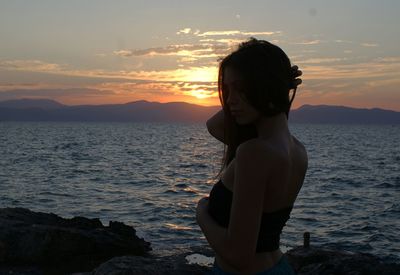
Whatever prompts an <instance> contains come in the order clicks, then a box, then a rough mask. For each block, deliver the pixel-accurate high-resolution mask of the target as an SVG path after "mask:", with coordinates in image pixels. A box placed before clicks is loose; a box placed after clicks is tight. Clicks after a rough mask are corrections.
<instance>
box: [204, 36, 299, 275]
mask: <svg viewBox="0 0 400 275" xmlns="http://www.w3.org/2000/svg"><path fill="white" fill-rule="evenodd" d="M300 75H301V71H298V69H297V67H296V66H293V67H291V64H290V61H289V58H288V57H287V55H286V54H285V53H284V52H283V51H282V50H281V49H280V48H279V47H277V46H275V45H273V44H271V43H269V42H267V41H263V40H257V39H255V38H251V39H250V40H249V41H247V42H244V43H242V44H240V46H239V48H238V49H237V50H236V51H234V52H233V53H231V54H230V55H228V56H227V57H225V58H224V59H223V60H222V61H221V63H220V67H219V77H218V90H219V95H220V101H221V105H222V110H221V111H220V112H218V113H217V114H215V115H214V116H213V117H212V118H210V119H209V120H208V121H207V127H208V130H209V132H210V133H211V135H213V136H214V137H215V138H217V139H218V140H220V141H222V142H224V143H225V144H226V145H227V150H226V152H225V157H224V165H223V169H222V171H221V173H220V175H219V176H220V180H219V181H218V182H217V183H216V184H215V185H214V186H213V189H212V190H211V193H210V196H209V197H205V198H202V199H201V200H200V201H199V202H198V205H197V213H196V218H197V222H198V224H199V225H200V228H201V229H202V231H203V233H204V235H205V237H206V239H207V241H208V242H209V244H210V246H211V247H212V248H213V250H214V251H215V254H216V257H215V262H214V267H213V272H214V274H294V272H293V269H292V268H291V267H290V265H289V263H288V262H287V260H286V259H285V257H284V256H283V254H282V252H281V250H280V249H279V237H280V233H281V231H282V228H283V227H284V225H285V223H286V222H287V220H288V219H289V215H290V212H291V210H292V208H293V204H294V202H295V200H296V197H297V195H298V193H299V191H300V188H301V186H302V184H303V181H304V177H305V174H306V170H307V152H306V150H305V148H304V146H303V145H302V144H301V143H300V142H299V141H298V140H297V139H296V138H295V137H294V136H292V135H291V133H290V131H289V129H288V115H289V110H290V105H291V103H292V101H293V98H294V94H295V91H296V88H297V85H298V84H300V83H301V80H300V79H296V77H298V76H300ZM292 89H294V92H293V95H292V96H291V98H290V97H289V94H290V90H292Z"/></svg>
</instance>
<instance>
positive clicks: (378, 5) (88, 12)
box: [0, 0, 400, 111]
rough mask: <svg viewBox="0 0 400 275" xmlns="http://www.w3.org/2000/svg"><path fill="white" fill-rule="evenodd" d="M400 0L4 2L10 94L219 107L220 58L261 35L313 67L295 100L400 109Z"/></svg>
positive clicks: (4, 72)
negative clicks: (218, 73)
mask: <svg viewBox="0 0 400 275" xmlns="http://www.w3.org/2000/svg"><path fill="white" fill-rule="evenodd" d="M399 14H400V1H398V0H381V1H378V0H336V1H324V0H308V1H307V0H303V1H302V0H292V1H289V0H280V1H268V0H262V1H261V0H260V1H251V0H247V1H237V0H224V1H221V0H201V1H199V0H197V1H191V0H181V1H168V0H164V1H162V0H157V1H155V0H146V1H139V0H132V1H122V0H116V1H107V0H96V1H95V0H68V1H61V0H59V1H57V0H40V1H31V0H26V1H21V0H0V101H2V100H7V99H15V98H50V99H54V100H57V101H59V102H61V103H64V104H69V105H76V104H105V103H126V102H130V101H136V100H142V99H144V100H148V101H159V102H171V101H185V102H189V103H195V104H201V105H218V104H219V101H218V96H217V89H216V78H217V67H218V59H219V58H220V57H223V56H224V55H226V54H227V53H229V52H230V51H232V49H234V48H235V47H236V46H237V44H238V43H239V42H240V41H243V40H245V39H247V38H249V37H252V36H253V37H256V38H259V39H265V40H268V41H271V42H273V43H275V44H277V45H278V46H280V47H281V48H282V49H283V50H285V52H286V53H287V54H288V56H289V57H290V58H291V61H292V63H293V64H297V65H298V66H299V67H300V68H301V69H302V70H303V73H304V76H303V85H301V86H300V88H299V90H298V94H297V98H296V99H295V101H294V107H295V108H296V107H299V106H301V105H303V104H329V105H345V106H353V107H366V108H371V107H379V108H385V109H391V110H397V111H400V19H399V18H400V16H399Z"/></svg>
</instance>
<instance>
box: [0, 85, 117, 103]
mask: <svg viewBox="0 0 400 275" xmlns="http://www.w3.org/2000/svg"><path fill="white" fill-rule="evenodd" d="M114 94H115V93H114V92H113V91H110V90H97V89H89V88H71V89H62V88H59V89H16V90H6V91H0V100H8V99H16V98H63V97H78V98H79V97H101V96H105V95H114Z"/></svg>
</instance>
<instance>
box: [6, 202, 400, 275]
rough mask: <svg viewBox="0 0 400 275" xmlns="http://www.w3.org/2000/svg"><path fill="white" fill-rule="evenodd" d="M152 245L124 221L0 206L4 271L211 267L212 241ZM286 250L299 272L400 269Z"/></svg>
mask: <svg viewBox="0 0 400 275" xmlns="http://www.w3.org/2000/svg"><path fill="white" fill-rule="evenodd" d="M150 249H151V248H150V244H149V243H148V242H146V241H144V240H143V239H140V238H138V237H137V236H136V234H135V229H133V228H132V227H130V226H127V225H124V224H123V223H119V222H110V224H109V226H108V227H105V226H103V225H102V224H101V222H100V221H99V220H98V219H87V218H82V217H75V218H72V219H63V218H61V217H59V216H57V215H54V214H46V213H38V212H32V211H30V210H28V209H23V208H3V209H1V208H0V275H2V274H13V275H28V274H30V275H47V274H71V273H73V272H75V273H74V274H75V275H78V274H80V275H106V274H107V275H136V274H137V275H144V274H178V275H180V274H181V275H184V274H193V275H195V274H205V273H207V272H208V271H210V269H211V268H210V264H211V263H212V261H213V258H212V257H213V252H212V250H211V249H210V248H209V247H192V248H188V249H187V250H186V251H184V252H181V253H178V254H175V255H168V256H165V255H164V256H163V255H156V254H154V253H151V252H149V250H150ZM202 255H204V256H207V257H204V258H206V259H207V260H208V263H209V265H208V266H207V265H199V264H190V263H189V262H188V259H190V257H191V259H193V258H196V257H197V258H201V256H202ZM193 256H194V257H193ZM286 256H287V257H288V259H289V262H290V263H291V265H292V266H293V267H294V269H295V270H296V272H297V274H299V275H311V274H313V275H319V274H321V275H322V274H323V275H329V274H346V275H347V274H352V275H369V274H382V275H383V274H385V275H386V274H387V275H394V274H396V275H397V274H400V264H399V263H388V262H385V261H383V260H382V259H379V258H378V257H376V256H373V255H371V254H366V253H351V252H346V251H338V250H329V249H325V248H323V247H313V246H311V247H309V248H303V247H298V248H294V249H291V250H289V251H288V252H287V253H286Z"/></svg>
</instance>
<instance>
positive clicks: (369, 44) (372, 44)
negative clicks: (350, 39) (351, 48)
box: [361, 43, 379, 48]
mask: <svg viewBox="0 0 400 275" xmlns="http://www.w3.org/2000/svg"><path fill="white" fill-rule="evenodd" d="M361 46H363V47H367V48H375V47H378V46H379V44H376V43H361Z"/></svg>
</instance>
